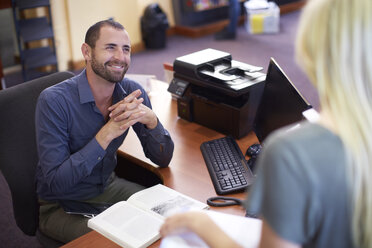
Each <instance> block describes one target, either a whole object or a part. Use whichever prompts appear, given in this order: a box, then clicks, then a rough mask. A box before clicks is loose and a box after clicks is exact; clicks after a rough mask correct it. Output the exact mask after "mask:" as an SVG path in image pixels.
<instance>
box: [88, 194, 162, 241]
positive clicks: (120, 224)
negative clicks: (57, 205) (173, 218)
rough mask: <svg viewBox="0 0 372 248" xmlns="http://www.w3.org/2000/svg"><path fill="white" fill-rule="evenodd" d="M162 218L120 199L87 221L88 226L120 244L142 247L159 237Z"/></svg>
mask: <svg viewBox="0 0 372 248" xmlns="http://www.w3.org/2000/svg"><path fill="white" fill-rule="evenodd" d="M162 223H163V220H162V219H161V218H159V217H157V216H154V215H151V214H150V213H148V212H146V211H144V210H141V209H139V208H137V207H135V206H132V205H131V204H130V203H128V202H125V201H122V202H118V203H116V204H114V205H113V206H111V207H110V208H108V209H107V210H105V211H104V212H102V213H101V214H99V215H97V216H96V217H94V218H92V219H90V220H89V221H88V227H90V228H92V229H94V230H96V231H97V232H99V233H101V234H102V235H104V236H105V237H107V238H109V239H111V240H112V241H114V242H116V243H117V244H119V245H121V246H123V245H124V246H129V247H142V246H143V245H144V244H146V245H149V244H151V243H152V242H154V241H156V240H157V239H159V237H160V234H159V228H160V226H161V225H162Z"/></svg>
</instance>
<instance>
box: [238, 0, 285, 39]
mask: <svg viewBox="0 0 372 248" xmlns="http://www.w3.org/2000/svg"><path fill="white" fill-rule="evenodd" d="M244 7H245V10H246V12H247V18H246V19H245V20H246V21H245V28H246V29H247V31H248V33H250V34H262V33H278V32H279V21H280V9H279V7H278V5H277V4H276V3H275V2H267V1H264V0H250V1H247V2H245V3H244Z"/></svg>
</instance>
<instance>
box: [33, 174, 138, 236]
mask: <svg viewBox="0 0 372 248" xmlns="http://www.w3.org/2000/svg"><path fill="white" fill-rule="evenodd" d="M112 177H113V178H112V181H111V183H109V184H108V185H107V187H106V189H105V191H104V192H103V193H102V194H101V195H98V196H96V197H94V198H91V199H89V200H86V201H84V202H88V203H89V202H93V203H96V202H105V203H116V202H119V201H125V200H127V199H128V198H129V197H130V196H131V195H132V194H134V193H136V192H138V191H140V190H142V189H144V188H145V187H144V186H142V185H139V184H136V183H133V182H130V181H127V180H125V179H123V178H119V177H117V176H115V174H113V175H112ZM40 203H41V206H40V213H39V228H40V230H41V231H42V232H43V233H44V234H46V235H47V236H49V237H51V238H53V239H56V240H59V241H61V242H64V243H68V242H70V241H72V240H74V239H76V238H78V237H80V236H82V235H84V234H86V233H88V232H90V231H91V229H90V228H88V226H87V222H88V220H89V219H88V218H86V217H84V216H82V215H75V214H67V213H66V212H65V211H64V210H63V208H62V207H61V206H60V205H59V204H58V203H49V202H45V201H43V200H40Z"/></svg>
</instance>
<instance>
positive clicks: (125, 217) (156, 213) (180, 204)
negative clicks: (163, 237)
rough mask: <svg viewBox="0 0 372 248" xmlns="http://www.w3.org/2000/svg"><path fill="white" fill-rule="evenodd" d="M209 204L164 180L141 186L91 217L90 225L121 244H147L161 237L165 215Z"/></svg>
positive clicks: (131, 245) (135, 245)
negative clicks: (176, 189)
mask: <svg viewBox="0 0 372 248" xmlns="http://www.w3.org/2000/svg"><path fill="white" fill-rule="evenodd" d="M207 208H208V205H207V204H205V203H202V202H200V201H197V200H195V199H192V198H190V197H188V196H186V195H183V194H181V193H179V192H177V191H175V190H173V189H170V188H168V187H166V186H164V185H162V184H157V185H155V186H152V187H150V188H147V189H144V190H141V191H139V192H137V193H135V194H133V195H132V196H131V197H130V198H129V199H128V200H127V201H121V202H118V203H116V204H114V205H112V206H111V207H109V208H108V209H107V210H105V211H103V212H102V213H101V214H99V215H97V216H96V217H94V218H92V219H90V220H89V221H88V227H90V228H92V229H93V230H95V231H97V232H99V233H100V234H102V235H103V236H105V237H106V238H108V239H111V240H112V241H114V242H115V243H117V244H118V245H120V246H125V247H133V248H134V247H147V246H149V245H150V244H152V243H153V242H155V241H156V240H158V239H159V238H160V234H159V229H160V226H161V225H162V223H163V222H164V219H165V217H167V216H169V215H171V214H174V213H177V212H183V211H185V210H190V209H199V210H200V209H207Z"/></svg>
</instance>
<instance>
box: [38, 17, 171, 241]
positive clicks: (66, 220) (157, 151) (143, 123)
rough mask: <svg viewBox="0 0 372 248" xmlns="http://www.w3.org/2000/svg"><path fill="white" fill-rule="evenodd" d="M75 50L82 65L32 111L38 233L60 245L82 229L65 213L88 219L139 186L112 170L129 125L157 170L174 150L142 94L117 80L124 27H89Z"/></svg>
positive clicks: (123, 57) (126, 56) (82, 222)
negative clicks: (34, 112)
mask: <svg viewBox="0 0 372 248" xmlns="http://www.w3.org/2000/svg"><path fill="white" fill-rule="evenodd" d="M81 51H82V54H83V56H84V58H85V61H86V68H85V69H84V70H83V71H82V72H81V73H80V74H79V75H77V76H75V77H73V78H71V79H68V80H66V81H64V82H62V83H59V84H57V85H55V86H53V87H50V88H48V89H46V90H44V91H43V92H42V93H41V95H40V97H39V99H38V104H37V108H36V136H37V137H36V138H37V148H38V155H39V163H38V166H37V169H36V182H37V193H38V196H39V202H40V218H39V228H40V230H41V231H42V232H43V233H44V234H46V235H48V236H50V237H52V238H54V239H56V240H60V241H62V242H69V241H71V240H73V239H75V238H77V237H79V236H81V235H83V234H85V233H87V232H89V231H90V229H89V228H88V227H87V221H88V219H87V218H86V217H84V215H82V214H71V213H70V212H73V213H87V214H89V213H91V211H93V210H95V209H96V208H97V206H99V209H102V208H105V207H107V206H109V205H110V204H113V203H116V202H118V201H122V200H126V199H128V197H129V196H131V195H132V194H133V193H135V192H137V191H139V190H141V189H143V186H141V185H138V184H136V183H133V182H130V181H127V180H124V179H122V178H118V177H117V176H116V175H115V173H114V169H115V167H116V165H117V158H116V152H117V150H118V148H119V147H120V145H121V144H122V143H123V141H124V139H125V137H126V135H127V133H128V129H129V128H130V127H132V128H133V130H134V131H135V132H136V134H137V136H138V138H139V139H140V141H141V144H142V146H143V150H144V153H145V155H146V157H148V158H149V159H151V160H152V161H153V162H154V163H156V164H158V165H159V166H161V167H166V166H168V164H169V162H170V160H171V158H172V155H173V149H174V144H173V141H172V139H171V137H170V135H169V133H168V132H167V130H165V129H164V127H163V126H162V124H161V123H160V122H159V120H158V118H157V117H156V115H155V113H154V112H153V111H152V110H151V103H150V100H149V98H148V96H147V94H146V92H145V91H144V89H143V88H142V87H141V86H140V85H139V84H137V83H136V82H134V81H131V80H129V79H125V78H124V75H125V73H126V72H127V70H128V68H129V65H130V51H131V46H130V40H129V35H128V33H127V31H126V30H125V29H124V27H123V26H122V25H121V24H119V23H117V22H114V21H110V20H105V21H101V22H98V23H96V24H94V25H93V26H91V27H90V28H89V29H88V31H87V33H86V36H85V43H83V45H82V47H81Z"/></svg>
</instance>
